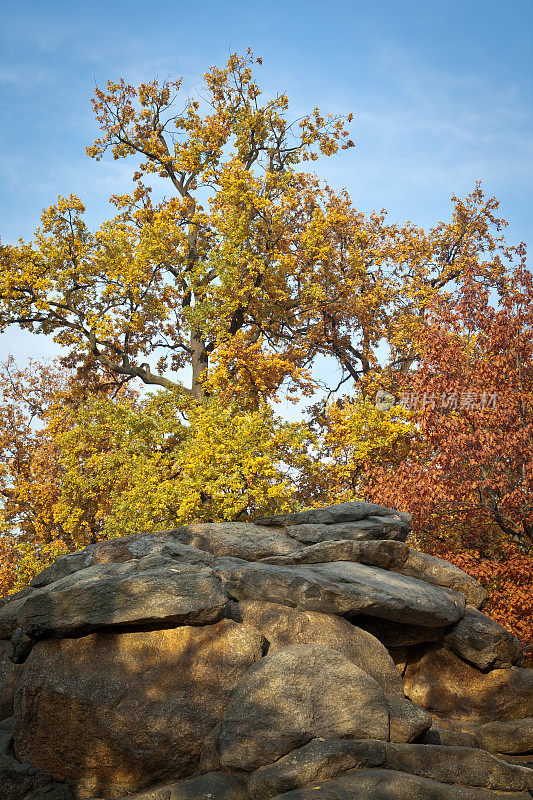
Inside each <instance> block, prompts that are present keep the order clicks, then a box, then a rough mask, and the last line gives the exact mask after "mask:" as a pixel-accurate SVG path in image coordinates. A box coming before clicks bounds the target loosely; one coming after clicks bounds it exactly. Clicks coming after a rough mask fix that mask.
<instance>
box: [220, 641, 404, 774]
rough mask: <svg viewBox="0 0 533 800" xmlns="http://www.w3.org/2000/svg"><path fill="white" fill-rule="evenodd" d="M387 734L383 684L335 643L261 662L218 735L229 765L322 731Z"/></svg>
mask: <svg viewBox="0 0 533 800" xmlns="http://www.w3.org/2000/svg"><path fill="white" fill-rule="evenodd" d="M320 736H323V737H335V738H336V737H348V736H350V737H356V738H362V739H388V736H389V708H388V703H387V699H386V697H385V694H384V692H383V689H382V688H381V687H380V686H379V684H378V683H377V682H376V681H375V680H374V679H373V678H371V677H370V676H369V675H367V673H366V672H363V670H361V669H359V667H356V666H355V665H354V664H352V663H351V661H348V659H347V658H345V656H343V655H342V654H341V653H339V652H337V651H336V650H332V649H329V648H327V647H321V646H317V645H293V646H292V647H287V648H285V649H284V650H278V651H277V652H275V653H273V654H272V655H267V656H266V657H265V658H263V659H262V660H261V661H259V662H258V663H257V664H255V665H254V666H253V667H252V668H251V669H250V670H249V672H248V674H247V675H246V676H245V678H244V680H243V681H242V682H241V683H240V685H239V686H238V687H237V689H236V690H235V692H234V693H233V695H232V697H231V702H230V705H229V707H228V710H227V712H226V716H225V717H224V720H223V722H222V725H221V729H220V736H219V752H220V760H221V763H222V766H223V768H224V769H229V770H231V769H234V770H249V771H252V770H255V769H257V768H258V767H261V766H264V765H265V764H268V763H270V762H272V761H275V760H276V759H277V758H280V757H281V756H283V755H285V754H286V753H288V752H289V751H290V750H293V749H294V748H295V747H301V746H302V745H304V744H306V743H307V742H308V741H309V740H310V739H313V738H316V737H320Z"/></svg>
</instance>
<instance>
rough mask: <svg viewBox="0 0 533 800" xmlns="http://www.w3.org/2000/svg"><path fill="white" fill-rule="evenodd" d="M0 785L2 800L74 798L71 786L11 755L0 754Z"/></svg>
mask: <svg viewBox="0 0 533 800" xmlns="http://www.w3.org/2000/svg"><path fill="white" fill-rule="evenodd" d="M0 787H1V790H0V791H1V793H2V794H1V797H2V800H74V797H73V794H72V791H71V789H70V787H69V786H66V785H65V784H63V783H59V782H57V781H54V779H53V777H52V775H50V774H49V773H48V772H43V770H40V769H37V767H35V766H33V764H21V763H20V761H17V760H16V759H15V758H13V757H11V756H9V755H0Z"/></svg>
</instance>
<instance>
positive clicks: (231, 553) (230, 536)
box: [169, 522, 302, 561]
mask: <svg viewBox="0 0 533 800" xmlns="http://www.w3.org/2000/svg"><path fill="white" fill-rule="evenodd" d="M169 533H170V535H171V537H172V538H173V539H174V540H176V541H179V542H182V543H183V544H187V545H192V546H193V547H196V548H199V549H200V550H206V551H207V552H208V553H212V554H213V555H214V556H221V557H224V556H228V557H232V558H242V559H246V560H248V561H257V560H259V559H260V558H266V557H267V556H283V555H288V554H289V553H292V552H294V551H295V550H298V549H299V548H300V547H301V546H302V545H301V544H300V543H299V542H298V541H296V540H295V539H291V538H290V537H289V536H287V533H286V532H285V531H284V530H283V529H276V528H274V529H273V528H269V527H264V526H262V525H258V524H255V525H251V524H250V523H247V522H204V523H197V524H194V525H185V526H184V527H183V528H177V529H176V530H173V531H170V532H169Z"/></svg>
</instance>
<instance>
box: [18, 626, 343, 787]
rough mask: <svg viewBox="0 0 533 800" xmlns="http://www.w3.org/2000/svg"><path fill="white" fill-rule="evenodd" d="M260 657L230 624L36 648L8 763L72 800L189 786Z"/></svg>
mask: <svg viewBox="0 0 533 800" xmlns="http://www.w3.org/2000/svg"><path fill="white" fill-rule="evenodd" d="M262 653H263V637H262V636H261V634H260V633H259V631H257V630H255V629H254V628H250V627H248V626H246V625H237V624H236V623H235V622H232V621H230V620H222V621H221V622H218V623H217V624H216V625H204V626H201V627H188V626H185V627H179V628H172V629H167V630H156V631H142V632H134V633H113V632H108V633H93V634H91V635H89V636H82V637H79V638H75V639H74V638H73V639H45V640H43V641H40V642H38V643H37V644H36V646H35V647H34V649H33V651H32V653H31V655H30V657H29V659H28V661H27V662H26V666H25V668H24V672H23V676H22V678H21V680H20V683H19V688H18V690H17V695H16V699H15V728H14V734H15V735H14V738H15V753H16V755H17V757H18V758H19V759H21V760H25V761H29V762H31V763H33V764H35V765H36V766H38V767H40V768H41V769H43V770H46V771H48V772H50V773H52V774H53V775H54V776H56V777H57V778H61V779H62V780H65V781H67V782H70V783H72V785H73V786H74V788H75V791H76V797H77V798H79V799H80V800H81V799H82V798H94V797H98V796H105V797H117V796H120V795H123V794H126V793H131V792H138V791H142V790H144V789H145V787H147V786H150V785H153V784H155V783H158V782H160V781H161V782H168V781H170V780H175V781H177V780H179V779H181V778H187V777H189V776H192V775H193V774H194V773H195V772H196V768H197V766H198V761H199V758H200V755H201V753H202V750H203V749H204V743H205V740H206V738H207V736H208V735H209V733H210V732H211V731H212V730H213V728H214V727H215V726H216V725H217V723H218V722H220V721H221V719H222V718H223V717H224V714H225V712H226V708H227V706H228V703H229V699H230V696H231V694H232V692H233V691H234V689H235V688H236V687H237V686H239V685H241V682H242V680H243V678H244V676H245V675H246V673H247V672H248V670H249V668H250V667H251V666H252V664H253V663H254V662H256V661H258V660H259V659H260V658H261V656H262ZM354 669H355V667H354Z"/></svg>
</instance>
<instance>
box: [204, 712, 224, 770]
mask: <svg viewBox="0 0 533 800" xmlns="http://www.w3.org/2000/svg"><path fill="white" fill-rule="evenodd" d="M220 725H221V723H220V722H219V723H218V725H215V727H214V728H212V730H211V731H210V732H209V733H208V735H207V736H206V738H205V740H204V749H203V750H202V754H201V756H200V762H199V764H198V774H199V775H203V774H204V772H220V770H221V769H222V765H221V763H220V753H219V752H218V737H219V736H220Z"/></svg>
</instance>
